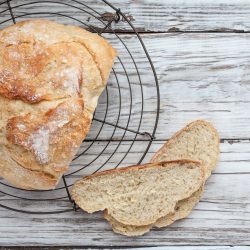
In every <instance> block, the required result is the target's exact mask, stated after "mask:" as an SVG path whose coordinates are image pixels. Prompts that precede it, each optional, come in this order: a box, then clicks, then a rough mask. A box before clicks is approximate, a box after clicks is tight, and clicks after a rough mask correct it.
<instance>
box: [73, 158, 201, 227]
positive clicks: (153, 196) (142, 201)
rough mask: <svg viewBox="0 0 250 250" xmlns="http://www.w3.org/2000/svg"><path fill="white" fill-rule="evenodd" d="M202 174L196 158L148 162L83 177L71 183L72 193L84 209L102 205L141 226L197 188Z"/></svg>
mask: <svg viewBox="0 0 250 250" xmlns="http://www.w3.org/2000/svg"><path fill="white" fill-rule="evenodd" d="M204 177H205V174H204V169H203V167H202V165H201V164H200V163H199V162H196V161H189V160H180V161H168V162H160V163H149V164H145V165H141V166H132V167H127V168H122V169H116V170H109V171H105V172H101V173H97V174H94V175H92V176H89V177H85V178H83V179H82V180H80V181H77V182H76V183H75V184H74V187H73V190H72V197H73V199H74V200H75V202H76V203H77V204H78V206H79V207H80V208H82V209H83V210H85V211H87V212H88V213H93V212H96V211H100V210H105V209H106V210H107V211H108V214H109V215H111V216H112V217H113V218H114V219H115V220H117V221H119V222H121V223H123V224H125V225H134V226H142V225H148V224H153V223H155V222H156V221H157V220H158V219H159V218H161V217H162V216H164V215H166V214H169V213H172V212H174V209H175V205H176V203H177V201H179V200H182V199H185V198H187V197H189V196H190V195H191V194H192V193H194V192H195V191H197V190H198V189H199V188H200V186H201V185H202V184H203V182H204Z"/></svg>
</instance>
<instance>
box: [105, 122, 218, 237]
mask: <svg viewBox="0 0 250 250" xmlns="http://www.w3.org/2000/svg"><path fill="white" fill-rule="evenodd" d="M219 144H220V139H219V135H218V132H217V131H216V129H215V128H214V126H213V125H212V124H211V123H209V122H207V121H203V120H197V121H194V122H192V123H190V124H188V125H187V126H186V127H185V128H184V129H182V130H180V131H179V132H177V133H176V134H175V135H174V136H173V137H172V138H171V139H170V140H169V141H168V142H166V143H165V145H164V146H163V147H162V148H161V149H160V150H159V151H158V152H157V153H156V154H155V155H154V157H153V158H152V160H151V161H152V162H159V161H166V160H176V159H183V158H184V159H192V160H198V161H200V162H201V163H202V165H203V166H204V167H205V179H207V178H208V177H209V176H210V175H211V171H212V170H213V169H214V168H215V166H216V164H217V162H218V160H219V153H220V151H219ZM203 189H204V188H203V185H202V186H201V187H200V188H199V190H198V191H196V192H194V193H193V194H192V195H191V196H190V197H188V198H186V199H183V200H180V201H178V203H177V204H176V206H175V211H174V212H172V213H169V214H166V215H165V216H163V217H161V218H160V219H158V220H157V221H156V223H154V224H149V225H143V226H141V227H136V226H132V225H129V226H127V225H124V224H122V223H120V222H119V221H117V220H115V219H114V218H113V217H112V216H111V215H110V214H108V213H107V212H106V213H104V217H105V218H106V219H107V220H108V221H109V222H110V223H111V225H112V227H113V230H114V231H115V232H117V233H121V234H125V235H128V236H135V235H142V234H144V233H146V232H148V231H149V230H150V229H151V227H152V226H156V227H165V226H168V225H170V224H172V223H173V222H174V221H176V220H179V219H182V218H185V217H186V216H188V215H189V213H190V212H191V211H192V209H193V207H194V206H195V205H196V204H197V202H198V201H199V200H200V198H201V195H202V192H203Z"/></svg>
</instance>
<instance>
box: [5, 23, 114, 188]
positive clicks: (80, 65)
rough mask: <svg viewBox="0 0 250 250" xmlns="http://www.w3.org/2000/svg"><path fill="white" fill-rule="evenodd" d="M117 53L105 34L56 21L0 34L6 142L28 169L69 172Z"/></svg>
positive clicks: (20, 26) (12, 28)
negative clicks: (105, 38) (103, 36)
mask: <svg viewBox="0 0 250 250" xmlns="http://www.w3.org/2000/svg"><path fill="white" fill-rule="evenodd" d="M115 56H116V51H115V50H114V49H113V48H112V47H111V45H109V44H108V42H106V41H105V40H104V39H103V38H102V37H100V36H97V35H95V34H92V33H90V32H88V31H85V30H83V29H81V28H76V27H74V26H65V25H62V24H57V23H55V22H52V21H47V20H30V21H23V22H20V23H17V24H15V25H12V26H10V27H8V28H5V29H3V30H1V31H0V104H1V105H0V117H1V120H0V136H1V137H2V138H3V140H2V141H1V145H4V146H6V148H8V152H9V153H10V155H11V157H12V159H13V160H15V161H16V162H17V163H18V164H20V166H22V167H23V168H25V169H26V170H27V174H28V170H30V171H32V170H35V171H41V172H46V173H49V174H51V175H54V176H55V177H56V176H58V175H61V174H62V173H64V172H65V171H67V169H68V166H69V164H70V162H71V160H72V159H73V157H74V155H75V153H76V152H77V149H78V148H79V146H80V144H81V142H82V141H83V140H84V139H85V136H86V134H87V133H88V131H89V128H90V125H91V120H92V116H93V112H94V110H95V108H96V105H97V101H98V98H99V96H100V94H101V93H102V91H103V89H104V88H105V86H106V80H107V78H108V75H109V72H110V70H111V67H112V65H113V62H114V58H115ZM83 104H84V105H83ZM4 160H5V159H4V156H2V159H1V157H0V172H1V162H3V161H4ZM8 164H9V162H8ZM16 167H17V166H16ZM17 168H18V167H17ZM8 169H9V168H8ZM13 171H14V169H13ZM10 175H11V174H10ZM6 176H7V175H6V171H5V178H6V179H8V178H7V177H6ZM33 176H34V175H33ZM12 183H14V184H15V185H17V183H16V182H15V181H13V180H12ZM18 185H19V186H22V185H23V186H26V185H25V183H18ZM36 185H38V184H37V183H34V186H33V187H31V186H30V187H29V188H34V189H36ZM40 188H41V185H39V189H40Z"/></svg>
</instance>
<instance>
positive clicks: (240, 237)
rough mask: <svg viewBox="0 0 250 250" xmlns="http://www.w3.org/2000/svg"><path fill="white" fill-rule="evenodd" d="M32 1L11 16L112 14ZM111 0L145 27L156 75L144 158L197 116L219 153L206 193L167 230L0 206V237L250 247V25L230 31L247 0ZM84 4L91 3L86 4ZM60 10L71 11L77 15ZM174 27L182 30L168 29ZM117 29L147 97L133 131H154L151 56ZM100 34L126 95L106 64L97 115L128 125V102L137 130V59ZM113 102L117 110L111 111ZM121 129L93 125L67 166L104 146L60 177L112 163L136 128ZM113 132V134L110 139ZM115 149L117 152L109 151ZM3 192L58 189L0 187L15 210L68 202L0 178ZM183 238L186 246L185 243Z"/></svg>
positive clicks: (128, 160) (1, 12)
mask: <svg viewBox="0 0 250 250" xmlns="http://www.w3.org/2000/svg"><path fill="white" fill-rule="evenodd" d="M31 2H35V1H31V0H25V1H24V0H18V1H17V0H12V1H11V5H12V6H13V13H14V15H15V16H20V15H25V14H26V13H31V12H39V13H40V12H42V14H41V13H40V14H35V15H28V16H24V17H18V18H17V20H18V21H20V20H23V19H25V18H27V17H47V18H48V17H49V18H50V19H53V20H57V21H59V22H62V23H71V24H77V25H81V26H83V27H89V28H90V29H91V28H93V27H94V28H97V29H98V30H99V29H100V28H101V27H103V24H102V21H107V20H108V19H109V18H110V17H111V14H110V13H111V12H112V13H113V10H112V9H110V8H109V7H107V6H105V5H104V4H103V3H102V2H101V1H97V0H89V1H86V2H84V3H87V4H89V5H91V6H92V7H93V8H94V9H95V10H97V11H98V12H100V14H101V21H96V20H94V18H92V17H91V15H86V14H83V11H82V10H77V9H76V7H78V8H82V3H76V2H74V1H71V0H63V1H60V3H59V1H57V3H51V2H50V1H37V2H38V3H33V4H31ZM111 2H112V3H113V4H114V5H116V6H118V7H119V8H121V10H124V12H125V13H126V14H127V16H128V18H129V19H130V20H131V21H132V23H133V24H134V25H135V26H136V27H137V29H138V31H140V32H143V33H144V32H145V33H146V34H142V38H143V41H144V42H145V44H146V46H147V49H148V51H149V53H150V55H151V57H152V60H153V62H154V66H155V68H156V70H157V75H158V79H159V85H160V94H161V106H160V120H159V125H158V129H157V133H156V140H155V141H154V142H153V144H152V146H151V148H150V150H149V152H148V154H147V155H146V158H145V159H144V162H147V161H148V160H149V159H150V158H151V157H152V155H153V154H154V152H156V151H157V149H158V148H159V147H160V146H161V145H162V144H163V143H164V142H165V141H166V140H167V139H168V138H169V137H170V136H171V135H172V134H173V133H174V132H175V131H176V130H178V129H180V128H181V127H183V126H184V125H185V124H186V123H187V122H189V121H191V120H194V119H198V118H199V119H200V118H203V119H208V120H210V121H212V122H213V123H214V124H215V126H216V127H217V128H218V130H219V133H220V135H221V138H222V141H221V152H222V154H221V161H220V163H219V166H218V168H217V169H216V170H215V172H214V173H213V175H212V177H211V178H210V179H209V180H208V183H207V185H206V191H205V193H204V196H203V198H202V200H201V202H200V203H199V204H198V206H197V207H196V208H195V209H194V211H193V212H192V214H191V215H190V216H189V217H188V218H187V219H185V220H182V221H180V222H177V223H174V224H173V225H172V226H170V227H169V228H167V229H154V230H152V231H151V232H150V233H149V234H147V235H145V236H143V237H137V238H133V239H131V238H127V237H123V236H119V235H115V234H113V232H112V230H111V228H110V226H109V225H108V224H107V223H106V222H105V221H104V220H103V219H102V216H101V214H100V213H97V214H93V215H88V214H85V213H83V212H81V211H78V212H69V213H64V214H55V215H34V214H33V215H32V214H20V213H16V212H10V211H9V210H6V209H4V208H0V246H1V245H3V246H4V245H5V246H41V245H43V246H56V245H58V246H86V247H87V246H89V247H109V248H112V247H126V248H127V247H147V246H166V245H168V246H172V247H168V249H171V250H174V249H179V247H178V246H182V247H181V248H182V249H185V250H186V249H188V250H189V249H194V250H203V249H204V250H205V249H206V250H207V249H211V250H215V249H218V250H224V249H225V250H227V249H240V250H245V249H249V247H248V246H249V245H250V185H249V179H250V168H249V165H250V126H249V124H250V123H249V122H250V112H249V109H250V87H249V86H250V85H249V83H250V78H249V68H250V62H249V57H250V54H249V39H250V34H248V33H246V34H239V33H236V32H242V31H244V32H249V27H250V21H249V14H250V3H249V1H247V0H240V1H236V0H233V1H230V3H229V2H228V1H226V0H219V1H212V0H196V1H188V2H187V1H184V0H176V1H174V0H170V1H161V0H154V1H153V0H147V1H146V0H143V1H133V0H126V1H118V0H112V1H111ZM65 4H66V5H65ZM69 4H70V5H72V6H73V7H72V6H69ZM19 5H24V6H19ZM17 6H19V7H17ZM15 7H16V8H15ZM46 12H50V14H49V15H48V14H46ZM51 13H54V14H53V15H52V14H51ZM90 13H91V14H93V13H94V12H93V11H92V10H90ZM63 15H67V16H70V17H72V16H73V17H74V18H77V19H80V21H81V22H78V21H76V20H74V19H72V18H68V17H65V16H63ZM8 19H10V15H9V12H8V10H7V5H6V3H3V4H2V5H0V22H1V21H6V20H8ZM10 24H12V20H8V21H7V22H5V23H4V24H2V25H1V27H5V26H7V25H10ZM113 28H114V29H116V30H117V31H118V32H122V33H124V32H125V33H130V32H131V28H130V27H129V26H128V25H127V24H126V23H125V22H124V20H122V21H121V22H120V23H118V24H116V25H114V26H113ZM176 31H178V32H179V31H181V32H180V33H174V34H172V33H173V32H176ZM208 31H210V32H208ZM211 31H212V32H211ZM214 31H216V33H214ZM162 32H163V33H162ZM183 32H184V33H183ZM225 32H229V33H225ZM119 35H120V37H121V38H122V39H123V41H124V43H125V44H126V45H127V46H128V48H129V50H130V51H131V53H132V55H133V56H134V59H135V62H136V65H137V67H138V71H139V73H140V77H141V81H142V82H143V87H142V89H143V94H144V99H145V102H144V114H143V118H142V124H141V127H140V129H139V131H140V132H149V133H151V132H152V130H153V127H154V120H155V117H156V113H155V110H156V107H157V105H156V104H157V103H156V88H155V86H154V84H153V83H154V78H153V75H152V71H151V69H150V64H149V62H148V61H147V60H146V59H145V56H144V54H143V50H142V47H141V45H140V43H139V42H138V39H137V38H136V37H135V35H133V34H119ZM104 36H105V37H106V38H107V39H108V40H109V41H110V42H111V43H112V44H113V45H114V46H115V47H116V48H117V49H118V51H119V56H120V60H121V61H122V62H123V63H124V66H125V69H126V70H127V73H128V75H129V78H127V77H126V75H125V72H124V68H123V67H122V65H121V64H120V62H119V61H118V60H117V62H116V64H115V66H114V70H115V73H116V74H117V77H118V79H119V80H120V82H119V84H120V87H121V90H122V93H123V95H122V96H121V97H119V91H118V83H117V81H116V78H115V75H114V72H113V73H112V75H111V77H110V80H109V85H108V91H107V92H106V93H104V94H103V95H102V97H101V99H100V102H99V106H98V109H97V112H96V117H97V118H98V119H100V120H103V119H104V114H105V112H106V110H108V111H107V122H109V123H112V124H116V123H117V124H118V125H119V126H121V127H124V126H125V127H126V125H127V121H128V116H129V113H130V108H131V117H130V122H129V123H128V128H129V129H132V130H137V129H138V127H139V121H140V115H141V107H142V101H141V98H142V95H141V86H140V84H139V78H138V75H137V72H136V68H135V65H134V64H133V61H132V59H131V57H130V56H129V54H128V52H127V51H126V50H125V48H124V45H123V44H122V43H121V42H120V41H119V40H118V39H117V38H116V37H115V36H114V35H112V33H109V34H104ZM128 80H129V81H128ZM129 82H130V85H129ZM130 88H131V91H130ZM131 93H132V94H131ZM107 96H109V98H110V100H112V101H111V102H110V103H109V105H108V108H107V107H106V103H107ZM128 97H129V98H128ZM131 98H132V102H131ZM120 103H121V108H122V115H121V116H120V117H119V119H118V114H119V105H120ZM100 127H101V123H100V122H98V121H94V123H93V125H92V129H91V132H90V134H89V136H88V140H87V142H85V143H84V144H83V146H82V149H81V150H84V149H86V148H87V147H88V146H89V145H90V144H91V143H92V142H91V140H92V139H93V138H95V137H96V135H97V131H98V130H99V129H100ZM123 133H124V130H123V129H119V128H117V129H116V131H115V132H114V127H113V126H110V125H107V124H106V125H104V132H101V133H100V134H99V136H98V142H96V143H94V144H93V146H92V147H91V148H90V149H89V150H88V151H87V152H86V153H85V154H84V156H83V157H80V158H79V159H77V160H76V161H74V162H73V163H72V166H71V171H74V170H75V169H78V168H79V165H84V164H88V163H90V162H92V161H93V159H95V158H96V154H97V153H100V152H102V151H103V152H102V155H101V156H100V157H98V158H97V159H96V160H95V161H94V162H93V163H92V164H90V165H89V166H88V167H87V168H85V169H84V170H82V171H80V172H77V173H76V174H74V175H72V176H70V177H68V178H66V180H67V183H68V184H72V183H73V182H74V181H75V180H76V179H78V178H80V177H81V176H82V175H86V174H90V173H92V172H93V171H95V170H97V169H98V167H99V166H101V165H102V164H103V163H104V162H106V161H107V164H106V165H105V167H104V168H103V169H107V168H113V167H114V166H116V164H117V163H118V162H119V161H121V159H122V158H123V156H124V155H125V154H126V152H127V150H128V149H129V147H130V146H131V140H132V139H133V138H134V137H135V134H134V133H133V132H126V133H125V135H124V139H125V141H123V142H122V143H121V144H119V143H120V142H119V140H120V138H121V136H122V135H123ZM111 136H112V140H113V141H111V142H109V139H110V137H111ZM137 140H138V141H137V142H135V144H134V146H133V147H132V148H131V152H130V153H129V154H128V155H127V156H126V157H125V159H124V160H123V162H122V163H121V164H120V167H122V166H126V165H130V164H134V163H136V162H138V161H139V159H140V157H141V156H142V154H143V152H144V150H145V148H146V143H145V141H147V140H148V138H147V137H146V136H143V135H139V136H138V137H137ZM114 150H117V152H116V153H115V155H114V156H113V157H111V158H110V155H111V154H112V152H114ZM109 158H110V159H109ZM62 185H63V183H60V184H59V187H60V186H62ZM0 191H2V192H7V193H9V194H11V195H20V196H24V197H26V198H33V199H34V198H43V199H45V198H55V197H62V199H60V200H56V201H53V202H52V201H44V202H37V201H34V202H30V201H28V200H26V201H20V200H18V199H16V198H14V197H10V196H7V195H5V194H3V193H0V204H5V205H9V206H12V207H16V208H19V209H21V208H22V209H24V210H36V211H52V210H55V209H56V210H64V209H70V208H71V204H70V203H69V202H68V200H67V195H66V192H65V190H58V191H54V192H53V193H51V192H45V193H43V194H34V193H33V194H30V193H27V192H24V191H15V190H14V189H11V188H6V187H4V186H3V185H0ZM175 245H176V246H175ZM184 245H186V247H183V246H184ZM195 245H196V246H195ZM199 245H203V247H200V246H199ZM237 245H241V246H242V247H237ZM174 246H175V247H174ZM231 246H235V247H231ZM244 246H245V247H244Z"/></svg>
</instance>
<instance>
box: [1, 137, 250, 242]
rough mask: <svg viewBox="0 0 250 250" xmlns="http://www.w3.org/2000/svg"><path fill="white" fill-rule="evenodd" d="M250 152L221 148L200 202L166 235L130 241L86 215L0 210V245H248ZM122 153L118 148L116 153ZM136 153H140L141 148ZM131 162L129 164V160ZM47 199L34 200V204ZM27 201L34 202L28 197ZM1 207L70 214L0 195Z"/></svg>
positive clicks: (243, 145)
mask: <svg viewBox="0 0 250 250" xmlns="http://www.w3.org/2000/svg"><path fill="white" fill-rule="evenodd" d="M127 143H128V142H127ZM100 144H102V143H100ZM125 144H126V143H125ZM162 144H163V141H160V142H155V143H154V144H153V146H152V148H151V150H150V152H149V155H148V156H147V159H146V161H147V160H148V159H149V158H150V157H151V155H152V154H153V152H155V151H156V150H157V149H158V148H159V147H160V146H161V145H162ZM97 148H98V147H97ZM249 148H250V142H246V141H242V142H238V143H233V144H232V143H231V142H230V143H229V142H224V143H222V144H221V151H222V155H221V162H220V164H219V166H218V168H217V169H216V171H215V172H214V174H213V175H212V177H211V178H210V179H209V180H208V182H207V185H206V190H205V193H204V196H203V198H202V200H201V202H200V203H199V204H198V206H196V208H195V209H194V211H193V212H192V214H191V215H190V216H189V217H188V218H187V219H185V220H182V221H180V222H177V223H175V224H173V225H172V226H171V227H169V228H168V229H154V230H153V231H151V232H150V233H149V234H147V235H146V236H144V237H138V238H132V239H131V238H127V237H122V236H118V235H115V234H113V233H112V231H111V229H110V226H109V225H108V224H107V223H106V222H105V221H104V220H103V219H102V216H101V213H97V214H92V215H89V214H86V213H84V212H81V211H78V212H69V213H65V214H57V215H26V214H25V215H23V214H19V213H15V212H10V211H8V210H5V209H3V208H0V245H9V246H10V245H19V244H20V245H50V246H52V245H56V244H57V245H75V246H77V245H82V246H153V245H158V246H160V245H196V244H197V245H200V244H201V243H202V244H203V245H227V244H228V243H229V242H230V245H249V244H250V241H249V239H250V223H249V219H250V217H249V214H250V186H249V178H250V172H249V157H250V151H249ZM123 150H124V148H121V149H120V153H122V152H123ZM137 150H138V151H140V146H139V145H137ZM134 155H135V156H136V153H135V152H134ZM130 160H131V163H132V162H133V156H131V159H130ZM130 160H128V163H129V162H130ZM85 173H86V171H85ZM82 174H84V172H83V173H82ZM78 178H79V175H75V178H73V177H72V178H67V181H68V182H70V181H73V180H75V179H78ZM1 190H3V188H2V187H1ZM8 190H9V191H10V189H8ZM13 193H14V192H13ZM18 195H23V193H21V192H19V193H18ZM55 195H57V196H59V195H63V196H65V195H66V193H65V191H63V192H61V193H60V192H57V193H56V194H55ZM45 196H46V195H45ZM45 196H43V195H41V196H40V197H39V196H38V194H34V195H33V198H42V197H43V198H44V197H45ZM49 197H50V198H52V197H53V196H52V195H50V196H49ZM26 198H32V196H30V195H26ZM47 198H48V197H47ZM0 204H5V205H11V206H16V207H17V208H22V209H26V210H34V209H35V210H40V211H45V210H48V211H50V210H53V209H55V208H56V209H58V210H61V209H68V208H71V205H70V203H69V202H68V201H67V199H63V200H62V201H50V202H46V201H45V202H42V203H41V202H28V201H19V202H17V201H16V199H10V198H9V197H7V198H6V196H4V195H0ZM6 225H7V226H6Z"/></svg>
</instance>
